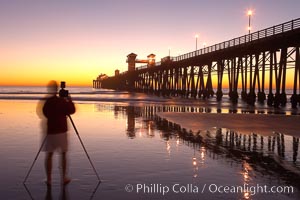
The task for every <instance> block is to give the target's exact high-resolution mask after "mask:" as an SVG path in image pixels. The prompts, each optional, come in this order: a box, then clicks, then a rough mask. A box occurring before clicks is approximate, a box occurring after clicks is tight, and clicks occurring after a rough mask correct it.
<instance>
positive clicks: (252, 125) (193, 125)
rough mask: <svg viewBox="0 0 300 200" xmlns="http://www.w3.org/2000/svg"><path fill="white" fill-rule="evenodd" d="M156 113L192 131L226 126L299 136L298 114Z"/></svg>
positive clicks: (235, 129)
mask: <svg viewBox="0 0 300 200" xmlns="http://www.w3.org/2000/svg"><path fill="white" fill-rule="evenodd" d="M157 115H158V116H159V117H161V118H164V119H166V120H167V121H169V122H172V123H175V124H178V125H180V126H181V127H182V128H185V129H187V130H191V131H193V132H197V131H205V130H210V129H212V128H227V129H229V130H232V131H235V132H240V133H243V134H251V133H257V134H261V135H263V136H269V135H273V134H274V133H283V134H287V135H292V136H297V137H299V136H300V123H299V122H300V116H293V115H289V116H287V115H269V114H268V115H265V114H221V113H167V112H160V113H157Z"/></svg>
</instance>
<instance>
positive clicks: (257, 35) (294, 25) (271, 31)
mask: <svg viewBox="0 0 300 200" xmlns="http://www.w3.org/2000/svg"><path fill="white" fill-rule="evenodd" d="M298 28H300V18H298V19H295V20H291V21H288V22H285V23H282V24H279V25H276V26H272V27H269V28H266V29H263V30H260V31H256V32H253V33H251V34H247V35H243V36H241V37H237V38H234V39H231V40H228V41H225V42H221V43H218V44H215V45H212V46H208V47H205V48H202V49H199V50H197V51H192V52H189V53H186V54H182V55H179V56H176V57H171V61H173V62H178V61H182V60H186V59H190V58H193V57H196V56H200V55H203V54H207V53H212V52H215V51H219V50H224V49H227V48H231V47H236V46H239V45H244V44H246V43H249V42H253V41H257V40H260V39H264V38H267V37H270V36H274V35H278V34H281V33H285V32H288V31H292V30H294V29H298ZM160 65H161V62H156V63H155V66H160ZM145 68H147V65H144V66H140V67H137V68H136V70H141V69H145ZM124 73H126V72H123V73H122V74H124Z"/></svg>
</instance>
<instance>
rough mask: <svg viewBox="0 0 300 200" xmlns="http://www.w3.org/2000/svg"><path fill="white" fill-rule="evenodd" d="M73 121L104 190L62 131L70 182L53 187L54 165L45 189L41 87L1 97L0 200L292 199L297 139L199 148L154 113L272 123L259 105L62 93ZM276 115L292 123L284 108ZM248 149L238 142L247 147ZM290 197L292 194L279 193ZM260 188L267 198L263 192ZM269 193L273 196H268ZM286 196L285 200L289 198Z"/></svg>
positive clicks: (203, 141) (255, 138)
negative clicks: (71, 105) (258, 116)
mask: <svg viewBox="0 0 300 200" xmlns="http://www.w3.org/2000/svg"><path fill="white" fill-rule="evenodd" d="M69 90H70V93H71V96H72V98H73V100H74V102H75V104H76V109H77V112H76V113H75V114H74V115H73V116H72V119H73V120H74V122H75V126H76V128H77V129H78V131H79V134H80V137H81V139H82V141H83V143H84V146H85V147H86V149H87V151H88V154H89V156H90V159H91V161H92V162H93V164H94V166H95V168H96V170H97V172H98V173H99V175H100V178H101V181H102V182H101V183H100V184H99V182H98V181H97V177H96V175H95V173H94V171H93V169H92V167H91V165H90V163H89V160H88V158H87V156H86V155H85V153H84V150H83V148H82V146H81V144H80V142H79V139H78V137H77V135H76V134H75V132H74V128H73V127H72V124H70V123H69V132H68V134H69V142H70V151H69V152H68V158H69V175H70V177H71V178H72V182H71V183H70V184H69V185H68V186H67V187H62V186H61V184H60V167H59V155H56V156H55V157H54V163H53V186H52V188H51V190H50V189H47V187H46V185H45V184H44V180H45V172H44V164H43V162H44V152H41V154H40V155H39V157H38V158H37V161H36V163H35V165H34V167H33V169H32V171H31V174H30V176H29V178H28V180H27V182H26V184H25V185H23V180H24V178H25V176H26V174H27V172H28V170H29V167H30V166H31V164H32V162H33V160H34V158H35V156H36V154H37V152H38V149H39V147H40V145H41V141H42V140H43V136H44V134H43V133H44V131H43V127H44V126H43V125H42V124H43V123H44V120H43V119H41V118H40V117H39V116H38V115H37V110H36V109H37V107H38V104H39V100H40V99H41V98H43V97H44V96H45V94H46V90H45V88H43V87H30V88H22V87H1V88H0V93H1V95H0V159H1V164H0V177H1V179H0V196H1V199H224V198H225V199H299V197H300V194H299V189H300V185H299V183H300V181H299V180H300V178H299V177H300V176H299V171H300V170H299V159H300V158H299V155H298V147H299V138H298V137H293V136H289V135H282V134H275V135H274V136H272V137H265V136H260V135H259V134H255V135H252V136H249V135H247V136H243V135H242V136H241V139H239V137H240V135H237V134H235V133H233V132H229V131H228V130H225V129H220V130H218V131H209V132H207V134H206V135H207V137H206V138H201V137H199V135H198V134H197V133H191V132H189V131H188V130H182V129H181V128H180V126H179V125H176V124H172V123H171V122H168V121H165V120H163V119H160V118H159V117H158V116H157V115H156V114H155V113H156V112H217V110H218V109H221V111H222V112H223V113H227V112H238V113H248V112H250V111H251V112H255V113H258V112H259V113H261V112H262V111H264V113H265V114H267V113H269V112H274V113H278V112H279V110H275V109H273V108H267V107H266V106H265V105H258V106H256V107H255V108H251V107H248V106H247V105H246V104H244V103H242V102H239V103H238V104H237V105H231V103H230V102H229V101H228V100H227V99H226V98H225V99H224V101H223V102H222V103H217V102H216V101H215V100H213V99H210V100H207V101H199V100H186V99H171V98H162V97H156V96H149V95H145V94H131V93H128V92H115V91H110V90H95V89H91V88H69ZM279 113H280V114H287V115H288V114H293V111H292V110H291V109H289V108H283V109H281V111H280V112H279ZM244 137H245V138H246V139H245V142H244V139H243V138H244ZM286 187H289V188H286ZM263 188H266V191H264V190H263ZM271 189H272V190H271ZM288 189H289V191H287V190H288Z"/></svg>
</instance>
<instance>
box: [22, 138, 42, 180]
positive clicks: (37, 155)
mask: <svg viewBox="0 0 300 200" xmlns="http://www.w3.org/2000/svg"><path fill="white" fill-rule="evenodd" d="M46 139H47V135H46V137H45V138H44V141H43V143H42V145H41V147H40V149H39V151H38V153H37V154H36V156H35V158H34V161H33V163H32V165H31V167H30V169H29V171H28V173H27V175H26V177H25V179H24V181H23V184H25V182H26V181H27V178H28V176H29V174H30V172H31V170H32V168H33V166H34V164H35V161H36V160H37V158H38V157H39V155H40V152H41V150H42V148H43V146H44V144H45V142H46Z"/></svg>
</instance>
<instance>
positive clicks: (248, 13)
mask: <svg viewBox="0 0 300 200" xmlns="http://www.w3.org/2000/svg"><path fill="white" fill-rule="evenodd" d="M247 15H248V33H249V34H250V32H251V16H252V15H253V10H251V9H249V10H248V11H247Z"/></svg>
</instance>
